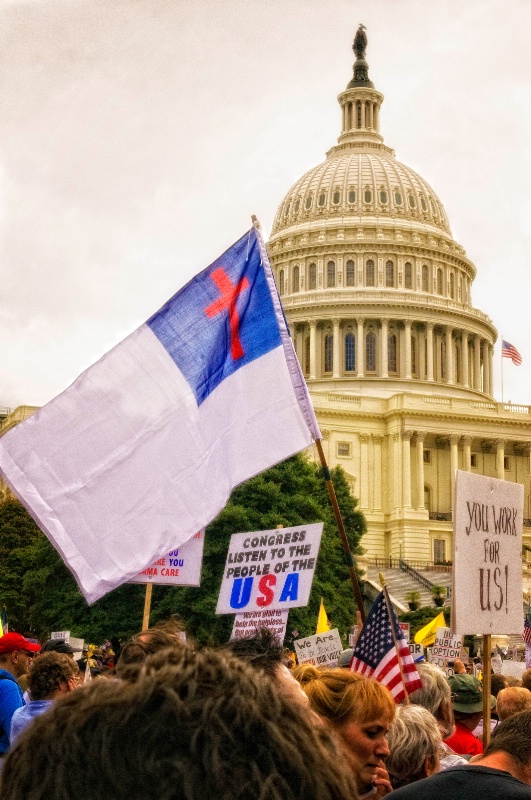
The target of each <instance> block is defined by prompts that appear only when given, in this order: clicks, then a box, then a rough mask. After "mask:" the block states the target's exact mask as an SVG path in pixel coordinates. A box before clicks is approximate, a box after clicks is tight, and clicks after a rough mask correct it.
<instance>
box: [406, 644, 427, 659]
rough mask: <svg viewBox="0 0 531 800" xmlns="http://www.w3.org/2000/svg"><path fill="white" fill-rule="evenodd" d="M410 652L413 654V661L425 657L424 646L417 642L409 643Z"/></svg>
mask: <svg viewBox="0 0 531 800" xmlns="http://www.w3.org/2000/svg"><path fill="white" fill-rule="evenodd" d="M408 647H409V652H410V653H411V655H412V656H413V661H418V660H419V658H424V646H423V645H422V644H417V643H416V642H410V643H409V644H408Z"/></svg>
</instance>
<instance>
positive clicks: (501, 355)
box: [500, 333, 503, 405]
mask: <svg viewBox="0 0 531 800" xmlns="http://www.w3.org/2000/svg"><path fill="white" fill-rule="evenodd" d="M500 360H501V390H502V405H503V333H502V343H501V351H500Z"/></svg>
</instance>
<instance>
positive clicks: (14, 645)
mask: <svg viewBox="0 0 531 800" xmlns="http://www.w3.org/2000/svg"><path fill="white" fill-rule="evenodd" d="M40 649H41V646H40V644H34V643H33V642H29V641H28V640H27V639H25V638H24V637H23V636H21V635H20V633H6V634H5V635H4V636H0V655H1V654H2V653H14V652H15V650H28V651H29V652H30V653H38V652H39V650H40Z"/></svg>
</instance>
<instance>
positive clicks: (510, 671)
mask: <svg viewBox="0 0 531 800" xmlns="http://www.w3.org/2000/svg"><path fill="white" fill-rule="evenodd" d="M525 669H526V666H525V661H504V662H503V664H502V670H501V674H502V675H512V676H513V677H514V678H518V679H520V678H521V677H522V675H523V673H524V671H525Z"/></svg>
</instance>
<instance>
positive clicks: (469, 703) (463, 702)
mask: <svg viewBox="0 0 531 800" xmlns="http://www.w3.org/2000/svg"><path fill="white" fill-rule="evenodd" d="M448 683H449V685H450V689H451V690H452V707H453V709H454V717H455V719H456V720H457V721H458V722H461V723H462V724H463V725H465V727H468V728H470V729H471V730H473V729H474V728H475V727H476V725H477V724H478V722H479V721H480V719H481V718H482V717H483V686H482V684H481V682H480V681H479V680H478V679H477V678H474V676H473V675H466V674H464V675H452V676H451V677H450V678H448ZM495 705H496V700H495V698H494V697H492V695H491V708H494V706H495Z"/></svg>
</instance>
